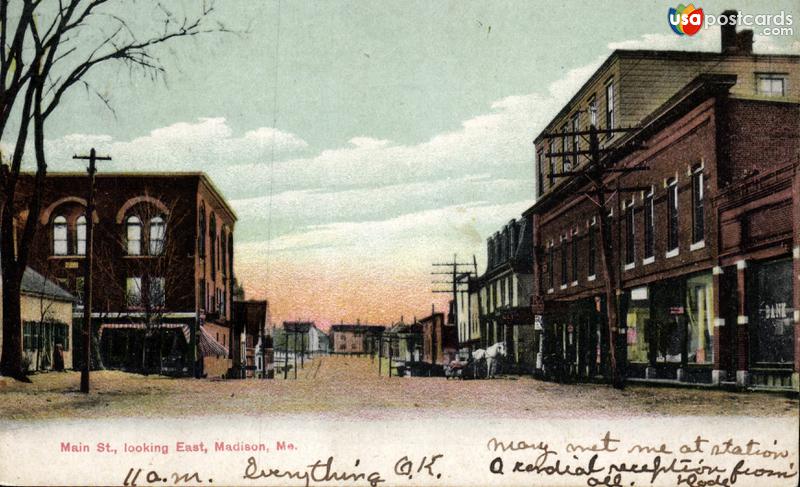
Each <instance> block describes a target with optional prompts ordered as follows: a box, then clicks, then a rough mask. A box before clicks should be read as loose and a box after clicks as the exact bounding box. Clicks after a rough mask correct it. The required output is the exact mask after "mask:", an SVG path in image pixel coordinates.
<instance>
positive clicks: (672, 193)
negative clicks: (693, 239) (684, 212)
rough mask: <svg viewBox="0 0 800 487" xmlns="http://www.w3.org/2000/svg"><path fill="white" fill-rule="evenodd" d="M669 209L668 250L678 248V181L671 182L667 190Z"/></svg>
mask: <svg viewBox="0 0 800 487" xmlns="http://www.w3.org/2000/svg"><path fill="white" fill-rule="evenodd" d="M667 211H668V225H669V239H668V242H667V243H668V245H667V247H669V249H668V250H674V249H676V248H678V183H677V182H675V181H673V182H672V183H670V186H669V188H668V192H667Z"/></svg>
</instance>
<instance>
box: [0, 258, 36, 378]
mask: <svg viewBox="0 0 800 487" xmlns="http://www.w3.org/2000/svg"><path fill="white" fill-rule="evenodd" d="M4 267H6V266H4ZM11 267H12V268H11V269H3V351H2V357H0V373H2V374H3V375H4V376H6V377H12V378H14V379H17V380H20V381H24V382H30V379H28V378H27V377H26V375H25V371H24V370H22V321H21V309H20V301H19V292H20V280H19V279H18V278H17V272H16V269H14V268H13V266H11Z"/></svg>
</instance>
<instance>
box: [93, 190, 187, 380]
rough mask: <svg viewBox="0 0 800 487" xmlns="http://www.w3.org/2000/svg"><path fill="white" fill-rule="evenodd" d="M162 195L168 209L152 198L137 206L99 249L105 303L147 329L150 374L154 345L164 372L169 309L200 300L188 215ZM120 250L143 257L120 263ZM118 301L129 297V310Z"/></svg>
mask: <svg viewBox="0 0 800 487" xmlns="http://www.w3.org/2000/svg"><path fill="white" fill-rule="evenodd" d="M145 196H149V195H145ZM156 199H158V200H159V201H162V202H165V203H166V206H167V209H168V210H167V211H163V210H162V209H159V208H157V207H156V206H154V205H153V204H151V203H149V202H147V201H145V202H142V203H139V204H138V205H136V206H134V207H133V208H131V209H130V210H129V212H128V214H127V215H126V220H125V221H123V222H122V227H121V228H119V229H118V230H117V231H116V232H114V234H113V235H111V236H108V235H107V236H106V237H105V239H103V240H104V241H98V244H99V245H98V254H97V257H98V259H97V261H98V262H97V271H98V272H99V273H100V274H99V276H98V277H100V279H99V280H98V283H100V282H102V283H103V285H104V286H105V287H106V288H107V289H106V290H105V292H104V294H105V295H106V300H107V302H110V304H107V305H106V306H105V308H106V310H107V315H110V314H111V313H108V311H118V312H119V311H122V316H123V317H124V319H125V320H127V322H128V323H130V324H132V325H136V326H137V329H140V330H141V332H142V334H143V346H142V350H141V351H140V352H141V355H140V360H141V362H140V363H141V369H142V371H143V372H144V373H145V374H147V373H148V372H149V371H150V369H149V367H148V361H149V359H150V358H151V357H148V353H149V351H148V344H149V345H151V346H155V347H156V348H157V350H158V354H159V356H158V363H159V372H160V367H161V364H162V363H163V357H162V355H161V353H162V350H163V337H164V325H165V324H166V323H167V322H168V320H169V314H170V313H171V312H175V311H185V309H186V306H189V305H192V304H193V303H194V299H195V294H194V266H193V265H192V262H191V258H190V257H187V256H188V255H189V254H190V251H187V244H186V242H185V240H182V239H181V238H180V235H181V234H182V232H181V228H182V227H183V226H184V224H185V223H186V222H187V221H188V220H187V215H186V214H183V213H178V210H177V208H178V206H177V204H176V203H177V202H176V201H174V200H173V201H169V200H167V199H165V198H164V197H157V198H156ZM184 234H185V233H184ZM190 244H192V245H193V242H192V243H190ZM120 255H128V256H138V257H134V258H126V259H125V264H124V265H119V260H120V259H119V257H120ZM114 301H116V302H117V303H118V304H119V303H120V301H123V302H124V304H123V309H119V308H118V309H116V310H115V309H114V308H115V307H116V306H115V305H114V304H113V302H114ZM192 309H193V308H192ZM93 331H94V336H95V337H97V336H98V335H99V327H97V326H95V327H94V330H93ZM153 341H157V343H153ZM93 342H94V343H97V340H93Z"/></svg>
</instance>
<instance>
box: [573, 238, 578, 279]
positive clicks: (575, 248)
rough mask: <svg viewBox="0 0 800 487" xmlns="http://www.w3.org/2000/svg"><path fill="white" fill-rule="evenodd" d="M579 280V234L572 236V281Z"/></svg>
mask: <svg viewBox="0 0 800 487" xmlns="http://www.w3.org/2000/svg"><path fill="white" fill-rule="evenodd" d="M577 281H578V234H577V233H576V234H574V235H573V236H572V282H577Z"/></svg>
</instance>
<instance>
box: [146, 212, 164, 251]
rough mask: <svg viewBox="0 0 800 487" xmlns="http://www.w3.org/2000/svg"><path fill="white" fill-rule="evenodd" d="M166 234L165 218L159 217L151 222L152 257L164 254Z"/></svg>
mask: <svg viewBox="0 0 800 487" xmlns="http://www.w3.org/2000/svg"><path fill="white" fill-rule="evenodd" d="M165 234H166V224H165V223H164V219H163V218H161V217H160V216H157V217H155V218H153V219H152V220H150V255H161V254H162V253H164V236H165Z"/></svg>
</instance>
